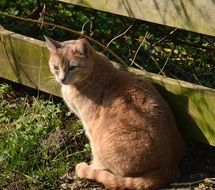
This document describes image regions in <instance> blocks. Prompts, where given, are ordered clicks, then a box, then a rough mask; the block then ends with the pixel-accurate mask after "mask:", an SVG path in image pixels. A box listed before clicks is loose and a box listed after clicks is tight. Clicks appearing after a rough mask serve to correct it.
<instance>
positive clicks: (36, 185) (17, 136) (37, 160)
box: [0, 84, 90, 189]
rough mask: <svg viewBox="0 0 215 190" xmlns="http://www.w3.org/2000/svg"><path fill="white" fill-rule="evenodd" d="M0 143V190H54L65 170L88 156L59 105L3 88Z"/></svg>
mask: <svg viewBox="0 0 215 190" xmlns="http://www.w3.org/2000/svg"><path fill="white" fill-rule="evenodd" d="M0 139H1V140H0V189H4V188H5V189H10V188H12V189H15V187H19V188H18V189H58V187H59V179H60V177H61V176H62V175H63V174H64V173H65V172H66V170H67V168H68V167H69V166H70V167H73V166H74V165H75V164H76V163H77V162H79V161H81V160H84V159H87V158H88V155H89V151H90V150H89V146H88V144H87V141H86V138H85V136H84V131H83V129H82V126H81V123H80V121H79V120H78V119H77V118H75V117H74V115H73V114H72V113H71V112H70V111H69V110H68V109H67V107H66V106H65V105H64V103H62V102H58V103H53V101H51V100H44V99H41V98H36V97H32V96H27V95H25V94H19V93H18V92H14V91H13V89H12V87H11V86H10V85H7V84H0ZM13 187H14V188H13Z"/></svg>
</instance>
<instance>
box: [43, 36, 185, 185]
mask: <svg viewBox="0 0 215 190" xmlns="http://www.w3.org/2000/svg"><path fill="white" fill-rule="evenodd" d="M46 45H47V47H48V49H49V51H50V60H49V65H50V69H51V72H52V73H53V74H54V75H55V76H56V79H57V81H58V82H59V83H60V84H61V85H62V89H61V90H62V96H63V99H64V100H65V102H66V103H67V105H68V106H69V108H70V109H71V110H73V111H74V113H75V114H76V115H77V116H78V117H79V118H80V120H81V121H82V124H83V126H84V129H85V131H86V135H87V137H88V139H89V141H90V145H91V149H92V155H93V160H92V163H91V164H90V165H88V164H86V163H80V164H78V165H77V166H76V174H77V175H78V176H79V177H80V178H87V179H94V180H96V181H98V182H100V183H102V184H104V186H105V187H107V188H108V189H157V188H160V187H162V186H164V185H166V184H168V183H170V182H172V181H174V180H177V179H178V177H179V169H178V163H179V161H180V160H181V158H182V154H183V141H182V138H181V136H180V134H179V131H178V129H177V126H176V123H175V120H174V117H173V114H172V113H171V111H170V108H169V107H168V105H167V103H166V102H165V101H164V100H163V98H162V97H161V96H160V94H159V93H158V92H157V91H156V89H155V88H154V87H153V86H152V85H151V84H150V83H149V82H147V81H144V80H142V79H139V78H138V77H137V76H135V75H133V74H131V73H129V72H126V71H121V70H117V69H115V68H114V67H113V66H112V64H111V62H110V61H109V60H108V59H107V58H106V57H105V56H104V55H102V54H100V53H98V52H96V51H94V50H93V49H92V47H91V46H90V44H89V42H88V41H87V40H86V39H84V38H82V39H79V40H71V41H65V42H57V41H54V40H52V39H50V38H47V37H46Z"/></svg>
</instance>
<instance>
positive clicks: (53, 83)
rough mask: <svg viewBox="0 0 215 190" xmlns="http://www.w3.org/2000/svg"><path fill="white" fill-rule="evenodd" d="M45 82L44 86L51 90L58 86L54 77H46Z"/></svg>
mask: <svg viewBox="0 0 215 190" xmlns="http://www.w3.org/2000/svg"><path fill="white" fill-rule="evenodd" d="M45 80H46V82H45V84H44V85H45V86H48V87H51V88H52V90H53V89H54V88H56V87H57V86H58V82H57V80H56V78H55V76H50V77H47V78H46V79H45Z"/></svg>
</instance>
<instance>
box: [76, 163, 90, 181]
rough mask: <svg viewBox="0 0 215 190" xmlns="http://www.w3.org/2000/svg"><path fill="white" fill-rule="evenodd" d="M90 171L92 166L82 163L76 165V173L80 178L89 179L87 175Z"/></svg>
mask: <svg viewBox="0 0 215 190" xmlns="http://www.w3.org/2000/svg"><path fill="white" fill-rule="evenodd" d="M89 169H90V166H89V165H88V164H87V163H85V162H81V163H79V164H77V165H76V167H75V172H76V175H77V176H78V177H80V178H87V173H88V172H89Z"/></svg>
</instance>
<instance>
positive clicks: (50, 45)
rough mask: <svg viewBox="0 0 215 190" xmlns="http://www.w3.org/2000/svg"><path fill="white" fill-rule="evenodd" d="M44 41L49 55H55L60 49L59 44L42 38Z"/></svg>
mask: <svg viewBox="0 0 215 190" xmlns="http://www.w3.org/2000/svg"><path fill="white" fill-rule="evenodd" d="M44 38H45V40H46V46H47V48H48V50H49V51H50V52H51V53H56V52H57V50H58V49H59V48H61V43H60V42H58V41H55V40H53V39H51V38H49V37H47V36H44Z"/></svg>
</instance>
